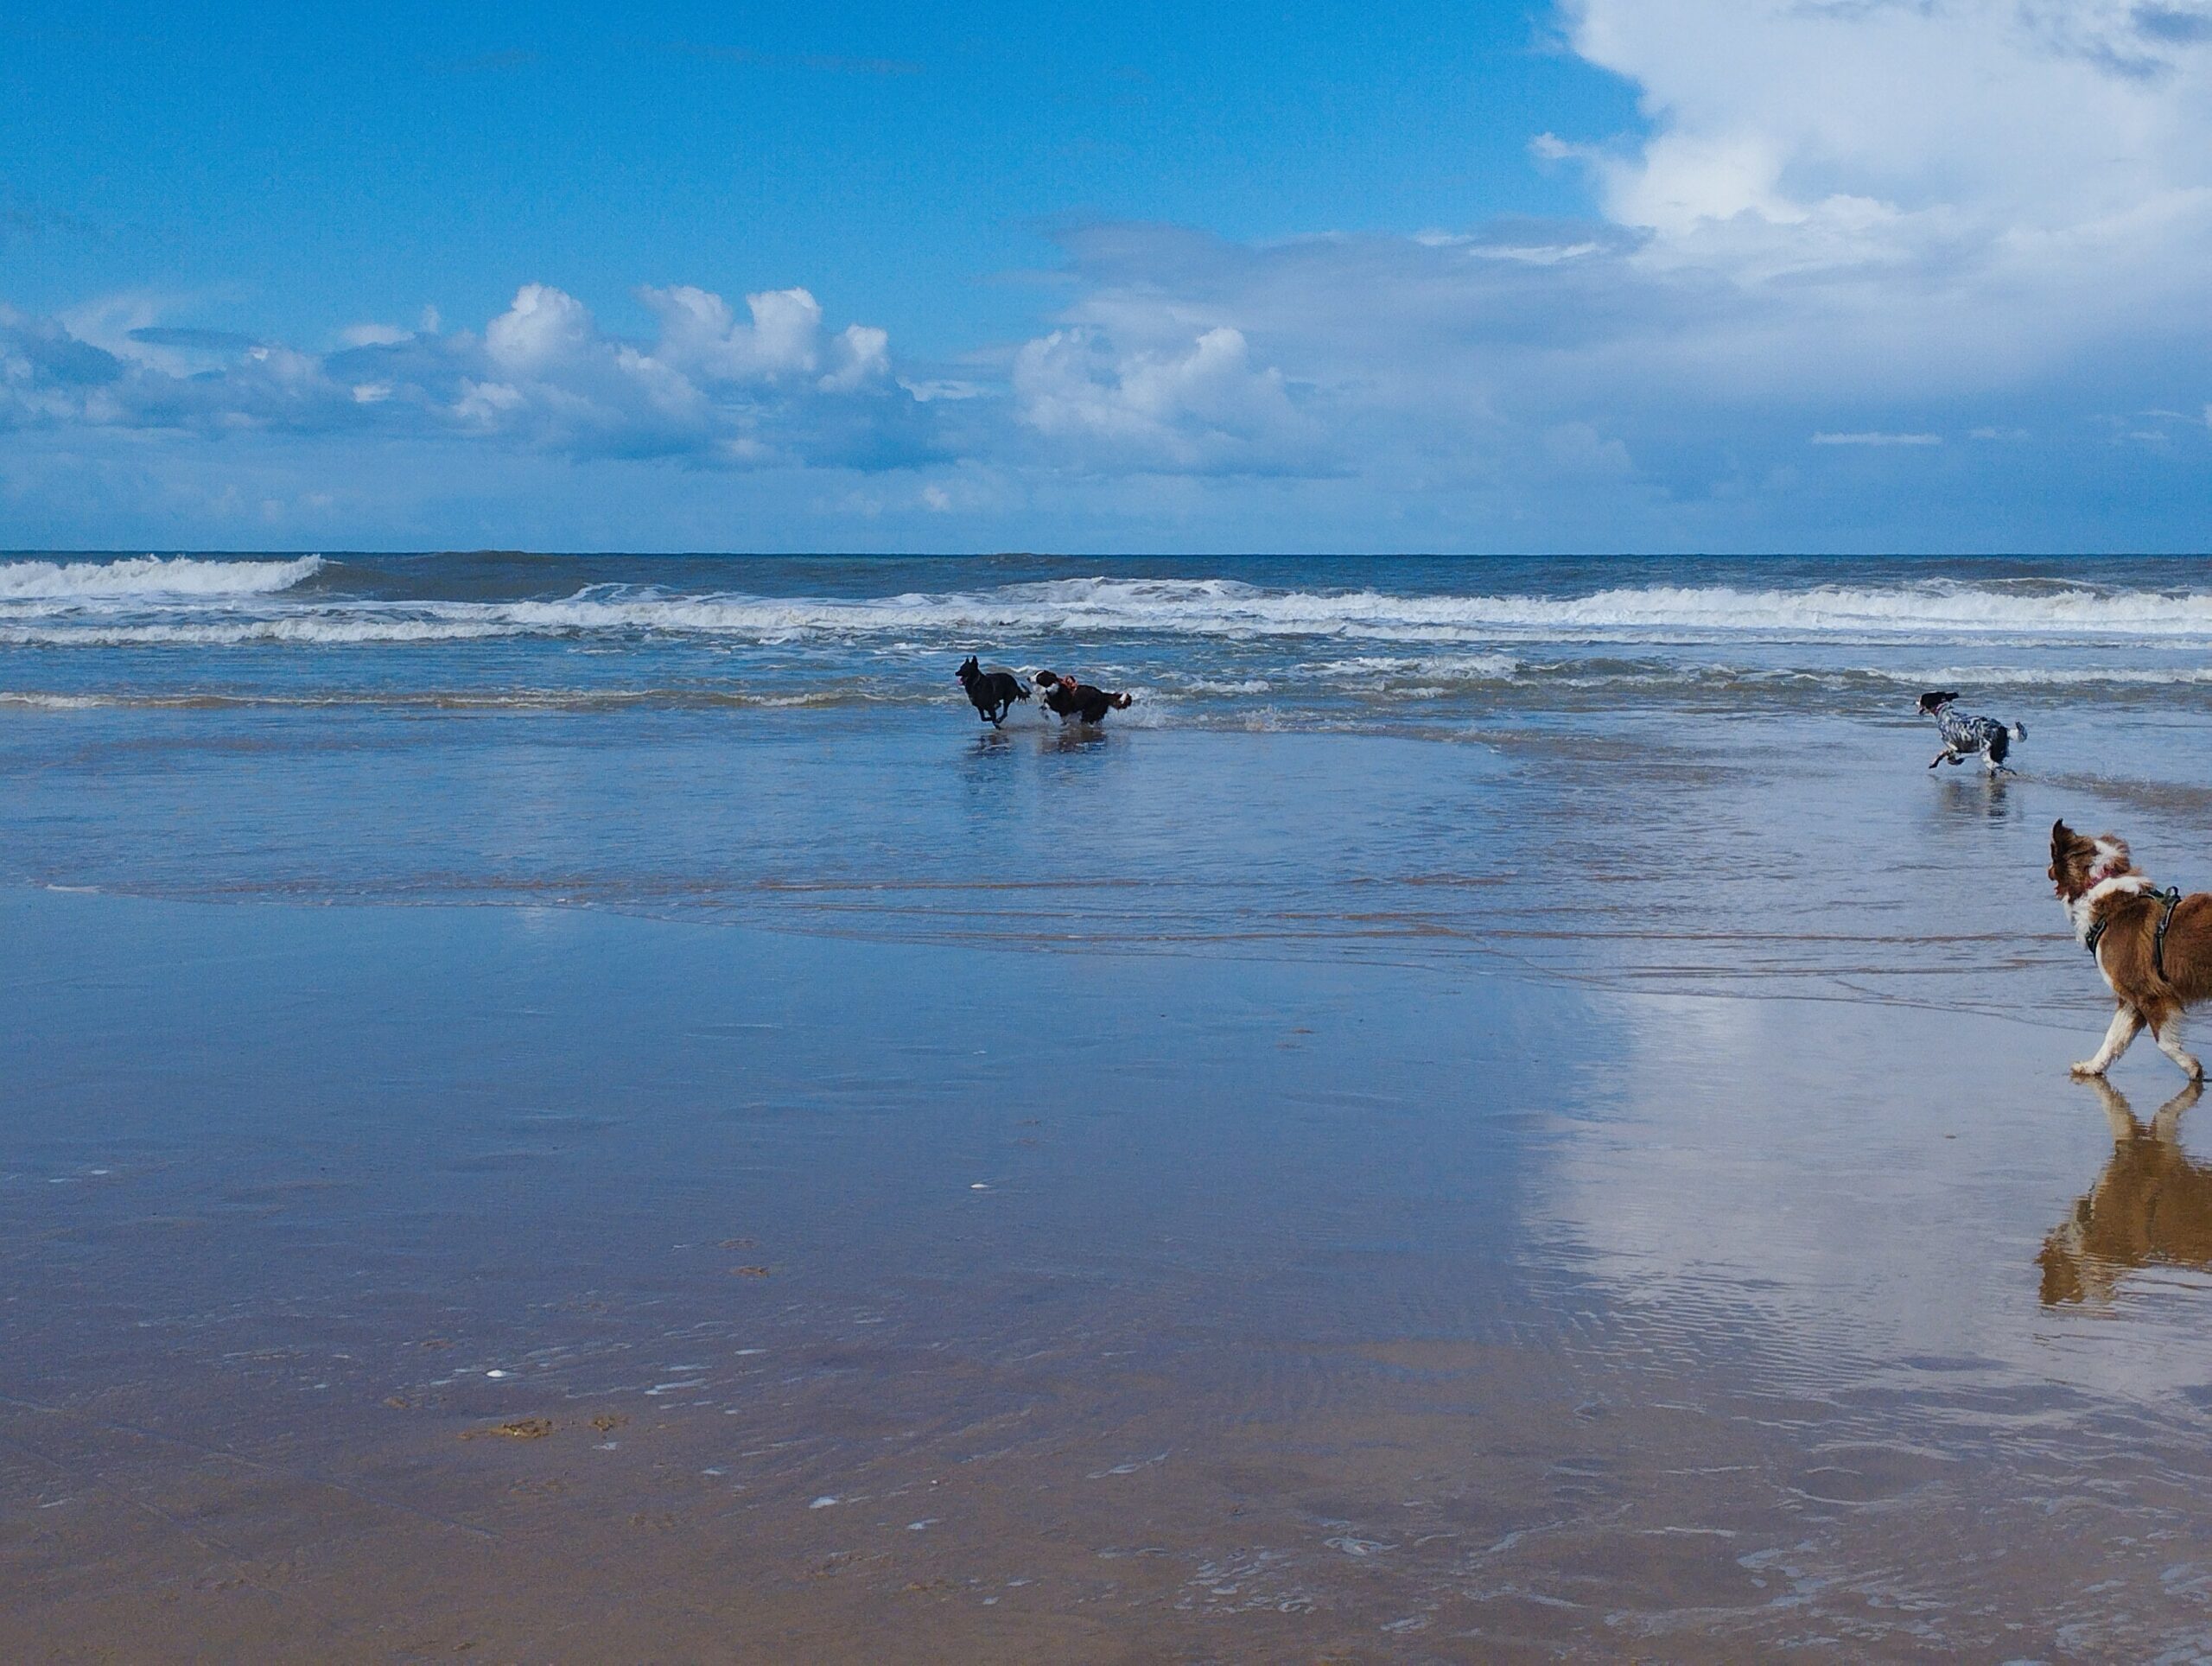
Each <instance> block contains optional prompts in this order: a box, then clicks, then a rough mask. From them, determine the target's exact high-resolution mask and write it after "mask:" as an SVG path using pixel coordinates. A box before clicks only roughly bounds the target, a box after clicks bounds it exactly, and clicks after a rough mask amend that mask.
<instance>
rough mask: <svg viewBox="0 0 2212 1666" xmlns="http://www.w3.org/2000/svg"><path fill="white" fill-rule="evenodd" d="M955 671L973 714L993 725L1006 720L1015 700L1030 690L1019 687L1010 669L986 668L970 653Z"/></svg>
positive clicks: (1025, 696) (1017, 679) (996, 725)
mask: <svg viewBox="0 0 2212 1666" xmlns="http://www.w3.org/2000/svg"><path fill="white" fill-rule="evenodd" d="M955 674H956V675H957V677H959V678H960V686H961V687H962V688H963V689H965V690H968V698H969V702H970V703H973V704H974V706H975V708H976V715H978V716H980V717H982V720H983V721H984V722H987V723H988V724H989V725H990V726H991V727H992V728H997V727H998V726H999V725H1000V724H1001V723H1002V722H1005V721H1006V715H1007V713H1008V712H1010V711H1012V710H1013V709H1014V702H1015V701H1017V700H1027V698H1028V697H1029V690H1027V689H1025V688H1023V687H1022V686H1021V679H1020V677H1016V676H1015V675H1014V673H1013V672H1012V671H985V670H983V669H982V667H981V666H980V665H978V664H976V656H975V655H974V654H972V653H971V654H969V656H968V658H966V659H964V660H963V661H962V662H961V664H960V670H959V671H957V673H955Z"/></svg>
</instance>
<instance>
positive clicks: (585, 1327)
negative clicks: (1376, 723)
mask: <svg viewBox="0 0 2212 1666" xmlns="http://www.w3.org/2000/svg"><path fill="white" fill-rule="evenodd" d="M1915 785H1919V784H1918V783H1915ZM2054 922H2055V916H2054ZM0 941H4V942H5V943H6V944H7V945H8V956H7V962H6V968H5V971H4V974H0V976H4V984H5V1000H6V1016H5V1019H4V1021H0V1130H4V1132H0V1256H4V1260H5V1275H4V1278H0V1338H4V1343H5V1348H4V1358H5V1361H6V1364H5V1369H4V1374H0V1590H4V1591H5V1593H7V1597H8V1600H7V1601H6V1602H5V1603H4V1604H0V1653H4V1655H5V1656H8V1657H10V1658H16V1659H22V1658H31V1659H48V1658H52V1659H113V1658H162V1657H182V1656H211V1655H213V1656H244V1655H255V1656H286V1657H316V1658H332V1659H357V1658H358V1659H370V1658H374V1659H388V1658H393V1657H401V1658H411V1657H416V1656H433V1655H435V1656H447V1655H451V1654H453V1653H454V1652H456V1651H461V1650H467V1651H469V1652H471V1653H474V1654H476V1655H480V1656H484V1657H488V1658H494V1659H553V1658H563V1659H575V1658H602V1657H608V1656H617V1657H625V1658H641V1659H642V1658H663V1659H694V1658H698V1659H720V1658H731V1659H760V1660H778V1659H790V1658H830V1659H842V1658H856V1657H873V1658H879V1659H880V1658H892V1659H914V1660H947V1661H951V1660H979V1659H982V1660H988V1659H1007V1660H1014V1659H1035V1658H1046V1657H1049V1658H1061V1659H1077V1660H1094V1659H1095V1660H1138V1659H1143V1660H1152V1659H1163V1658H1164V1659H1278V1658H1286V1657H1294V1658H1318V1657H1331V1658H1355V1659H1359V1658H1371V1659H1378V1660H1380V1659H1405V1660H1420V1659H1427V1658H1436V1659H1463V1658H1467V1657H1469V1656H1484V1657H1491V1658H1512V1657H1515V1656H1516V1655H1525V1656H1529V1657H1536V1656H1547V1657H1548V1656H1555V1655H1557V1654H1560V1653H1562V1652H1564V1653H1567V1654H1569V1655H1575V1656H1589V1657H1605V1658H1614V1657H1620V1656H1651V1657H1662V1658H1709V1657H1711V1656H1713V1655H1714V1654H1716V1653H1719V1654H1724V1655H1735V1656H1747V1655H1751V1654H1754V1653H1764V1652H1767V1651H1772V1650H1782V1649H1785V1648H1787V1649H1792V1650H1802V1651H1808V1652H1812V1653H1815V1654H1819V1655H1827V1656H1838V1657H1845V1656H1847V1657H1866V1656H1882V1657H1908V1656H1923V1655H1932V1654H1939V1653H1940V1654H1949V1653H1966V1654H1969V1655H1973V1656H1981V1657H1990V1658H2016V1657H2042V1658H2108V1657H2114V1656H2136V1657H2143V1656H2154V1655H2158V1654H2161V1653H2171V1654H2176V1655H2191V1654H2196V1653H2201V1652H2202V1651H2203V1650H2207V1649H2208V1648H2212V1513H2208V1512H2207V1511H2206V1510H2205V1509H2204V1507H2203V1504H2202V1499H2203V1497H2204V1496H2205V1484H2206V1483H2207V1481H2208V1480H2212V1439H2208V1436H2212V1331H2208V1329H2207V1327H2206V1326H2204V1325H2203V1323H2202V1319H2203V1316H2204V1313H2205V1310H2206V1304H2207V1302H2208V1300H2212V1279H2208V1276H2207V1273H2208V1262H2212V1230H2208V1228H2207V1226H2206V1224H2205V1223H2207V1222H2208V1221H2212V1165H2207V1164H2206V1163H2204V1162H2202V1161H2201V1160H2199V1159H2197V1158H2196V1157H2195V1156H2193V1155H2192V1152H2193V1151H2196V1150H2202V1149H2212V1147H2208V1146H2207V1145H2206V1144H2205V1140H2206V1138H2208V1137H2212V1136H2206V1135H2204V1134H2203V1130H2202V1129H2201V1128H2200V1127H2198V1126H2196V1125H2195V1124H2194V1123H2193V1122H2192V1114H2191V1113H2190V1112H2188V1111H2187V1110H2185V1109H2184V1108H2183V1107H2178V1106H2177V1107H2176V1108H2175V1109H2174V1110H2172V1111H2171V1112H2170V1113H2169V1114H2168V1115H2167V1116H2166V1117H2165V1118H2164V1121H2163V1122H2156V1123H2154V1122H2153V1120H2152V1119H2153V1115H2154V1113H2155V1112H2156V1111H2157V1110H2158V1107H2159V1105H2160V1103H2161V1101H2162V1100H2163V1099H2164V1096H2165V1094H2166V1093H2167V1092H2168V1091H2171V1089H2172V1088H2174V1087H2176V1086H2177V1085H2178V1078H2177V1077H2176V1076H2175V1075H2174V1074H2173V1073H2172V1072H2171V1067H2170V1066H2168V1065H2166V1064H2165V1062H2164V1060H2163V1059H2158V1058H2157V1057H2156V1056H2155V1055H2154V1054H2150V1053H2148V1052H2147V1051H2145V1050H2139V1053H2140V1056H2131V1058H2130V1059H2128V1060H2127V1061H2126V1063H2125V1064H2124V1065H2122V1066H2121V1068H2120V1071H2119V1072H2118V1073H2117V1081H2118V1084H2119V1085H2120V1088H2121V1089H2122V1090H2124V1091H2126V1093H2127V1094H2128V1095H2129V1096H2131V1097H2132V1101H2133V1103H2126V1102H2117V1101H2115V1102H2107V1100H2106V1099H2105V1098H2103V1097H2101V1096H2100V1095H2099V1094H2098V1093H2097V1092H2096V1091H2094V1090H2093V1089H2091V1088H2089V1087H2087V1086H2084V1085H2082V1084H2075V1083H2071V1082H2069V1081H2068V1080H2067V1079H2066V1077H2065V1075H2064V1068H2063V1067H2064V1063H2065V1061H2066V1060H2067V1059H2069V1058H2071V1057H2074V1056H2076V1055H2077V1054H2078V1052H2080V1051H2082V1048H2083V1047H2084V1046H2085V1045H2086V1044H2087V1042H2088V1041H2089V1040H2093V1039H2094V1020H2091V1021H2088V1022H2087V1023H2086V1024H2085V1022H2084V1021H2083V1015H2082V1013H2080V1012H2075V1011H2069V1012H2064V1013H2060V1014H2045V1013H2041V1012H2033V1011H2024V1012H2020V1013H2018V1014H2009V1015H2008V1014H2002V1013H2001V1012H2000V1013H1998V1014H1992V1013H1989V1012H1981V1011H1976V1012H1967V1013H1960V1012H1950V1011H1946V1010H1943V1009H1942V1008H1941V1006H1940V1005H1939V1004H1936V1003H1930V1004H1929V1005H1926V1006H1920V1007H1913V1006H1901V1005H1887V1006H1885V1005H1877V1004H1853V1003H1850V1002H1839V1001H1834V1000H1818V1001H1816V1000H1793V999H1781V998H1760V997H1758V996H1756V995H1751V996H1738V997H1736V998H1730V999H1717V998H1713V997H1711V996H1709V995H1687V994H1669V993H1649V992H1644V991H1641V990H1636V989H1625V990H1624V989H1612V988H1605V987H1597V986H1592V985H1579V984H1576V983H1573V982H1542V981H1530V980H1524V979H1521V978H1516V977H1513V976H1492V975H1489V974H1488V973H1486V972H1485V971H1484V970H1482V969H1481V968H1479V967H1470V966H1465V965H1460V966H1453V965H1438V964H1435V963H1424V964H1416V965H1404V966H1401V965H1393V964H1389V963H1330V962H1300V961H1294V960H1282V959H1273V958H1259V957H1253V958H1244V957H1238V956H1236V954H1234V953H1231V952H1227V951H1224V952H1218V953H1211V954H1204V955H1189V956H1163V955H1154V956H1134V955H1122V954H1117V953H1110V952H1086V953H1083V954H1079V955H1071V954H1053V953H1046V952H1039V951H1033V950H1032V951H1023V950H1020V949H1017V948H1007V947H992V946H978V945H976V944H947V943H936V944H930V943H920V944H916V943H880V942H865V941H857V940H846V939H842V938H834V937H826V936H821V935H803V934H796V933H779V932H765V931H758V930H753V929H750V928H747V927H739V926H730V925H689V924H682V923H671V922H667V921H658V920H645V919H626V918H621V917H617V916H613V915H608V914H604V913H599V912H588V911H575V910H562V909H543V910H540V909H514V908H483V907H479V908H458V907H422V908H397V907H384V908H308V907H297V906H208V905H195V904H187V903H175V902H157V901H144V900H129V899H123V898H115V897H106V896H86V895H68V894H56V893H43V892H35V891H29V890H17V891H13V892H8V893H0ZM1984 993H1986V990H1985V991H1984ZM2196 1114H2197V1115H2202V1114H2203V1113H2201V1112H2200V1113H2196Z"/></svg>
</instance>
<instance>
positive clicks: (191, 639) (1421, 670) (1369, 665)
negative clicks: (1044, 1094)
mask: <svg viewBox="0 0 2212 1666" xmlns="http://www.w3.org/2000/svg"><path fill="white" fill-rule="evenodd" d="M320 569H321V559H320V558H319V557H315V556H308V557H304V558H302V559H301V560H298V561H292V562H282V563H278V562H203V561H192V560H188V559H185V558H181V557H179V558H176V559H173V560H168V561H162V560H158V559H156V558H154V557H150V556H149V557H146V558H144V559H143V560H141V561H136V562H113V563H67V564H60V563H52V562H18V563H10V564H8V565H4V566H0V643H13V644H17V645H79V646H99V645H162V644H177V645H205V646H221V645H234V644H245V643H296V644H302V645H314V644H334V645H338V644H353V643H363V644H366V643H408V642H437V641H465V640H471V639H478V638H485V637H498V636H580V637H594V636H623V635H664V636H705V637H726V638H729V639H735V640H740V641H746V642H753V643H762V644H795V643H806V642H816V641H820V642H826V643H838V642H843V643H855V642H863V641H864V642H868V643H869V644H871V645H877V646H881V645H885V640H884V639H889V643H890V644H891V645H900V646H905V647H907V648H911V649H912V650H914V651H918V652H937V651H941V649H942V647H943V646H944V645H950V644H953V643H968V642H974V641H985V642H988V641H993V640H996V641H1001V642H1007V641H1019V640H1021V639H1029V640H1035V639H1039V638H1046V637H1052V636H1073V637H1091V638H1096V637H1101V636H1108V635H1124V634H1134V635H1152V636H1166V637H1173V638H1182V639H1208V638H1211V639H1226V640H1252V639H1293V640H1296V639H1319V640H1330V641H1338V640H1340V641H1343V642H1344V643H1345V644H1346V645H1347V646H1348V647H1350V646H1351V645H1354V644H1359V643H1372V644H1376V645H1404V646H1406V647H1408V648H1413V649H1416V650H1418V649H1420V648H1431V649H1439V650H1449V649H1451V648H1452V647H1454V646H1459V647H1464V648H1465V649H1467V650H1469V651H1471V652H1468V653H1466V654H1463V655H1461V656H1459V657H1456V658H1455V657H1451V656H1449V655H1448V654H1433V653H1432V654H1430V655H1427V656H1421V655H1419V654H1418V653H1416V654H1414V655H1413V656H1411V657H1404V658H1390V657H1387V656H1383V655H1373V654H1368V655H1363V654H1360V653H1357V652H1353V653H1352V654H1351V657H1348V658H1341V659H1335V660H1331V661H1328V662H1325V664H1323V665H1322V666H1321V667H1319V674H1320V675H1323V676H1325V677H1340V678H1344V679H1357V678H1368V677H1383V678H1393V677H1396V678H1408V677H1410V678H1412V679H1414V680H1417V681H1419V682H1421V683H1422V684H1433V683H1439V682H1444V683H1449V682H1457V681H1463V680H1488V679H1504V678H1510V677H1515V676H1516V674H1518V673H1519V672H1520V671H1521V670H1522V667H1521V666H1520V665H1518V664H1516V661H1515V660H1514V659H1513V658H1511V657H1510V656H1509V655H1506V654H1504V653H1502V652H1497V648H1498V647H1499V646H1500V645H1520V644H1522V643H1526V642H1544V641H1558V642H1622V643H1634V642H1639V641H1643V642H1654V643H1659V642H1669V641H1675V642H1681V641H1688V642H1707V641H1724V642H1725V641H1726V640H1727V639H1731V638H1757V639H1765V640H1770V641H1771V640H1784V641H1787V640H1805V641H1830V642H1834V641H1853V640H1865V641H1882V642H1888V641H1897V640H1910V639H1921V640H1923V641H1973V640H1976V639H2013V640H2024V641H2052V640H2075V641H2084V640H2086V641H2091V642H2095V641H2102V640H2108V639H2115V638H2135V639H2152V640H2156V641H2160V642H2168V643H2174V644H2180V643H2186V642H2192V641H2197V640H2212V593H2201V592H2196V591H2164V592H2152V591H2141V590H2133V591H2131V590H2108V589H2101V588H2091V587H2088V586H2085V585H2074V586H2069V587H2067V588H2050V586H2048V585H2042V586H2033V585H2024V584H2017V583H2016V584H1992V583H1984V584H1978V585H1977V584H1964V583H1955V582H1942V581H1923V582H1910V583H1896V584H1889V585H1859V586H1851V585H1819V586H1814V587H1810V588H1803V589H1794V590H1783V589H1744V588H1736V587H1733V586H1728V585H1707V586H1675V585H1647V586H1641V587H1634V588H1613V589H1608V590H1600V591H1598V592H1596V593H1594V594H1592V595H1579V596H1560V595H1510V594H1508V595H1395V594H1389V593H1385V592H1382V591H1376V590H1371V589H1363V590H1344V591H1319V590H1281V589H1268V588H1261V587H1257V586H1254V585H1249V584H1244V583H1241V582H1236V581H1234V580H1229V579H1119V578H1103V577H1102V578H1086V579H1071V580H1060V581H1054V582H1046V583H1032V584H1014V585H1007V586H1003V587H1001V588H995V589H989V590H977V591H947V592H937V593H922V592H915V593H909V594H906V595H893V596H871V597H859V598H842V597H831V596H758V595H740V594H730V593H722V594H709V595H685V594H681V593H675V592H671V591H667V590H664V589H660V588H654V587H645V586H631V585H596V586H593V587H590V588H586V589H583V590H580V591H578V592H577V593H576V594H575V595H571V596H569V597H566V598H563V599H560V600H518V601H439V600H432V599H427V598H426V599H423V600H419V601H384V600H368V599H359V600H356V599H349V598H346V597H343V596H336V595H327V594H319V595H313V596H311V597H301V598H295V597H291V596H288V595H284V594H283V592H284V591H285V590H287V589H289V588H290V587H292V586H294V585H296V584H297V583H298V582H300V581H301V580H302V579H304V578H306V577H308V575H311V574H313V573H315V572H316V571H318V570H320Z"/></svg>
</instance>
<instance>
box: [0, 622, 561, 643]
mask: <svg viewBox="0 0 2212 1666" xmlns="http://www.w3.org/2000/svg"><path fill="white" fill-rule="evenodd" d="M524 634H526V632H525V631H524V627H522V626H516V625H501V624H499V623H496V622H493V621H491V620H485V621H482V622H474V623H472V622H469V621H467V620H435V619H408V618H404V617H396V616H390V615H384V614H361V615H357V616H346V615H342V614H340V615H332V614H302V615H298V616H294V617H283V616H279V617H276V618H265V619H246V620H207V621H202V622H197V623H190V624H175V625H172V624H161V623H152V624H136V623H133V624H115V623H99V624H67V623H51V624H40V625H19V624H0V645H10V646H15V647H43V648H72V647H74V648H138V647H148V648H158V647H192V648H232V647H240V646H245V645H251V644H253V643H293V644H298V645H309V646H315V645H336V646H342V645H347V644H356V643H409V642H473V641H477V640H480V639H483V638H486V637H499V636H521V635H524Z"/></svg>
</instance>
